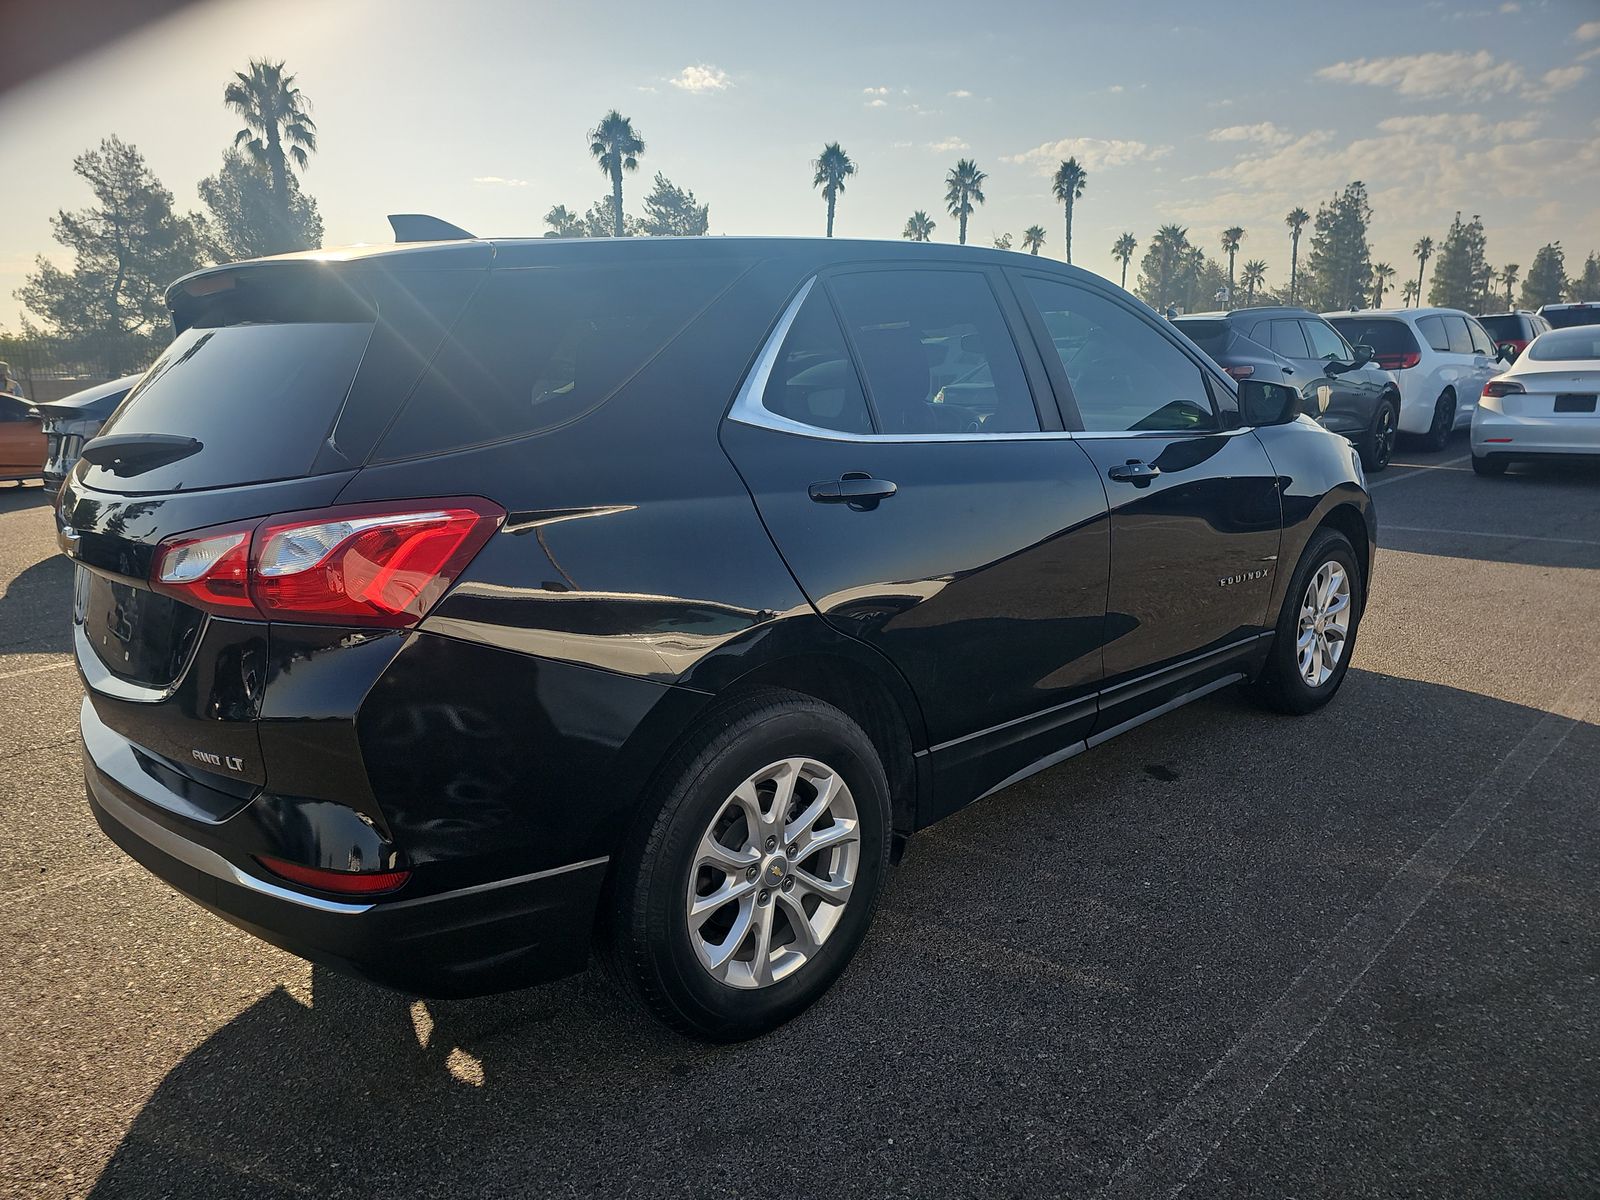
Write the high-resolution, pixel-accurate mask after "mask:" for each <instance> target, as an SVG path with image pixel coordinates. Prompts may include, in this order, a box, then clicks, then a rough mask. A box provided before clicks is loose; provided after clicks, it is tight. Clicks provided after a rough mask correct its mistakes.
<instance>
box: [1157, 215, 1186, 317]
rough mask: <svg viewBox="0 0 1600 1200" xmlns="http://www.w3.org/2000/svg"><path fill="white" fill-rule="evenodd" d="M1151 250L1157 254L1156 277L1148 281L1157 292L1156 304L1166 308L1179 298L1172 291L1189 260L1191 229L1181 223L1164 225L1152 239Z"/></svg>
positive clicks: (1158, 306)
mask: <svg viewBox="0 0 1600 1200" xmlns="http://www.w3.org/2000/svg"><path fill="white" fill-rule="evenodd" d="M1150 251H1151V253H1152V254H1154V255H1155V278H1153V279H1151V280H1149V281H1148V282H1149V284H1150V286H1151V287H1152V289H1153V290H1154V292H1155V306H1156V307H1157V308H1164V307H1166V306H1167V305H1169V304H1171V303H1172V302H1173V301H1174V300H1175V299H1177V297H1176V296H1174V295H1173V294H1172V292H1173V288H1174V286H1175V285H1176V284H1177V282H1178V276H1179V274H1180V273H1181V272H1182V270H1183V268H1184V267H1185V266H1186V265H1187V264H1188V261H1189V231H1188V230H1187V229H1185V228H1184V227H1183V226H1181V225H1163V226H1162V227H1161V228H1160V229H1158V230H1156V235H1155V237H1153V238H1151V239H1150Z"/></svg>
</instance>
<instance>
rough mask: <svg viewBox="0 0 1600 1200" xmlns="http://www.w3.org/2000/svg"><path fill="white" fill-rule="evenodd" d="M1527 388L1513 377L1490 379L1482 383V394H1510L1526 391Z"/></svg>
mask: <svg viewBox="0 0 1600 1200" xmlns="http://www.w3.org/2000/svg"><path fill="white" fill-rule="evenodd" d="M1527 390H1528V389H1527V388H1525V387H1523V386H1522V385H1521V384H1520V383H1518V382H1517V381H1516V380H1515V379H1491V380H1489V382H1488V383H1486V384H1484V385H1483V394H1484V395H1485V396H1510V395H1512V394H1513V393H1516V392H1526V391H1527Z"/></svg>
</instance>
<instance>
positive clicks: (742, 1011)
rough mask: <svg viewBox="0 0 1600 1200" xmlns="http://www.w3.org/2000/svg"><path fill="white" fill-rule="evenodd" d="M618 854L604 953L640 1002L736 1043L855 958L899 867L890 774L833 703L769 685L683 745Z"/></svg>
mask: <svg viewBox="0 0 1600 1200" xmlns="http://www.w3.org/2000/svg"><path fill="white" fill-rule="evenodd" d="M651 802H652V803H654V804H655V805H656V806H657V807H656V812H655V816H654V818H653V819H648V820H647V823H646V824H644V825H643V826H642V827H641V829H640V830H639V832H638V833H637V835H636V836H635V838H634V839H633V844H632V845H631V846H630V847H629V849H628V850H627V851H626V852H625V853H624V854H623V856H622V859H621V861H620V863H619V866H618V871H617V877H616V880H615V888H614V903H613V906H612V909H611V914H610V929H609V934H610V936H609V939H608V942H609V945H608V951H609V953H610V956H611V959H612V966H613V968H614V970H615V972H616V973H617V974H618V975H620V977H621V978H622V979H623V980H624V981H625V982H626V984H627V985H628V986H629V988H630V990H631V991H632V992H633V993H634V995H635V996H636V997H637V998H638V1000H639V1001H640V1002H641V1003H642V1004H643V1006H644V1007H645V1009H646V1010H647V1011H649V1012H650V1013H651V1015H653V1016H655V1017H656V1018H657V1019H658V1020H660V1021H662V1022H664V1023H665V1024H667V1025H669V1026H671V1027H672V1028H674V1029H676V1030H678V1031H679V1032H681V1033H685V1034H688V1035H689V1036H691V1037H697V1038H701V1039H704V1040H707V1041H718V1042H732V1041H739V1040H741V1039H744V1038H750V1037H755V1036H758V1035H759V1034H763V1033H766V1032H767V1031H769V1030H771V1029H774V1028H776V1027H777V1026H779V1025H781V1024H783V1023H784V1022H785V1021H787V1020H789V1019H790V1018H792V1017H794V1016H796V1015H797V1014H798V1013H800V1012H801V1011H803V1010H804V1009H805V1008H807V1007H808V1006H809V1005H810V1004H812V1003H813V1002H814V1001H815V1000H816V999H817V998H818V997H819V996H821V995H822V993H823V992H825V991H827V990H828V988H829V987H830V986H831V985H832V984H833V981H834V980H835V979H837V978H838V976H839V975H840V973H841V972H843V970H844V968H845V966H846V965H847V964H848V963H849V961H850V959H851V958H852V957H853V956H854V954H855V952H856V949H857V948H858V947H859V946H860V944H861V942H862V939H863V938H864V937H865V936H866V932H867V927H868V925H869V924H870V923H871V921H872V915H873V911H874V909H875V908H876V906H877V901H878V894H879V892H880V890H881V889H882V886H883V881H884V876H885V874H886V873H887V871H888V864H889V827H890V808H889V785H888V780H887V778H886V777H885V775H884V771H883V765H882V763H881V762H880V761H879V758H878V754H877V751H876V749H875V748H874V747H873V744H872V742H871V740H870V739H869V738H868V737H867V736H866V734H865V733H863V732H862V731H861V729H860V727H859V726H857V725H856V724H855V722H853V721H851V720H850V718H849V717H847V716H846V715H845V714H844V713H842V712H840V711H839V710H838V709H836V708H834V707H832V706H831V705H827V704H824V703H822V702H821V701H819V700H815V699H812V698H810V697H807V696H800V695H797V694H794V693H790V692H780V691H765V692H760V693H755V694H752V695H751V696H748V697H745V698H743V699H741V700H738V701H735V702H734V703H732V704H731V705H728V706H724V707H723V708H721V709H719V710H718V712H717V714H716V717H715V718H714V719H713V720H711V721H708V722H707V724H706V727H705V729H704V731H703V732H702V734H701V735H700V736H698V737H695V738H692V739H691V740H690V742H689V743H688V744H687V745H686V746H685V747H684V749H683V750H681V751H679V752H678V753H677V754H675V755H674V756H673V759H672V761H671V762H670V763H669V764H668V765H667V767H666V768H665V770H664V771H663V773H662V777H661V783H660V785H659V786H658V787H657V788H656V789H655V790H654V793H653V796H652V797H651Z"/></svg>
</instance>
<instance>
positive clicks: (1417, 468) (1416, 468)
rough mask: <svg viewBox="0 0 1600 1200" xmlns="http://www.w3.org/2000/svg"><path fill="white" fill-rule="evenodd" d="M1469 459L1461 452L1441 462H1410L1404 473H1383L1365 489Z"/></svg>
mask: <svg viewBox="0 0 1600 1200" xmlns="http://www.w3.org/2000/svg"><path fill="white" fill-rule="evenodd" d="M1471 461H1472V455H1470V454H1463V455H1462V456H1461V457H1460V458H1452V459H1451V460H1450V461H1449V462H1442V463H1412V464H1410V465H1409V466H1408V467H1407V468H1406V471H1407V473H1406V474H1404V475H1385V476H1384V477H1383V478H1382V479H1380V480H1378V481H1377V482H1375V483H1369V484H1367V490H1368V491H1369V492H1370V491H1371V490H1372V489H1373V488H1381V487H1383V486H1384V485H1385V484H1389V483H1401V482H1403V481H1404V480H1407V479H1414V478H1416V477H1417V476H1418V475H1420V474H1421V473H1422V472H1423V471H1448V470H1450V469H1451V468H1452V467H1459V466H1460V465H1461V464H1462V463H1464V462H1471Z"/></svg>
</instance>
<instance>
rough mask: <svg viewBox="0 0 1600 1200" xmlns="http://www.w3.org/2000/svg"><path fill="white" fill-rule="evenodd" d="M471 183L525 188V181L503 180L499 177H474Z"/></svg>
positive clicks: (526, 184) (526, 183) (526, 182)
mask: <svg viewBox="0 0 1600 1200" xmlns="http://www.w3.org/2000/svg"><path fill="white" fill-rule="evenodd" d="M472 182H473V183H482V184H488V185H490V186H492V187H527V186H528V181H527V180H526V179H504V178H502V177H501V176H499V175H474V176H473V177H472Z"/></svg>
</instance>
